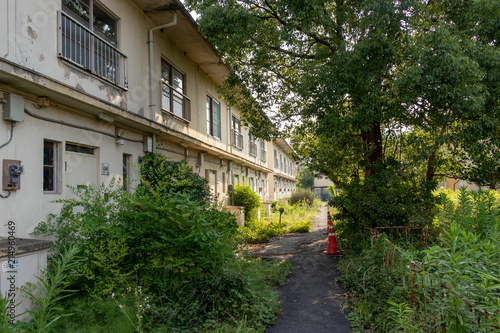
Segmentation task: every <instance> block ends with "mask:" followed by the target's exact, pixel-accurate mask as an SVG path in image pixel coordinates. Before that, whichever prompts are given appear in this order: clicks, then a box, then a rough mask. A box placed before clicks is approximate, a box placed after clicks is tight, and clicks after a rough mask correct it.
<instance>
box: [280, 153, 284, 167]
mask: <svg viewBox="0 0 500 333" xmlns="http://www.w3.org/2000/svg"><path fill="white" fill-rule="evenodd" d="M280 170H281V171H283V155H281V153H280Z"/></svg>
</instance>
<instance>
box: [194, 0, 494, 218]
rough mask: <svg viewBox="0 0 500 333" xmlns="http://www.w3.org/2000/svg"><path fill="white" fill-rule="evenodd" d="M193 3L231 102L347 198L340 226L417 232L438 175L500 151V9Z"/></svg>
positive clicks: (489, 2) (329, 1)
mask: <svg viewBox="0 0 500 333" xmlns="http://www.w3.org/2000/svg"><path fill="white" fill-rule="evenodd" d="M187 2H188V3H189V4H190V5H191V6H192V8H195V9H196V10H197V11H198V12H199V13H200V15H201V16H200V19H199V24H200V28H201V30H202V33H204V34H205V35H206V36H207V38H208V39H209V40H210V42H211V43H213V44H214V45H215V46H216V48H217V49H218V51H219V52H220V55H221V56H222V58H223V59H224V60H225V61H226V62H227V63H228V65H229V66H230V67H231V68H232V70H233V72H232V74H231V76H230V77H229V78H228V79H227V80H226V83H225V86H224V87H223V89H222V92H223V93H224V95H225V96H226V97H227V98H228V100H229V101H230V102H232V103H238V104H239V107H240V110H241V111H242V114H243V118H244V120H245V121H246V122H247V123H248V124H250V125H251V124H259V125H258V126H254V127H253V130H254V132H255V134H257V135H260V136H262V137H266V136H269V135H275V133H273V130H272V129H273V125H274V127H275V128H279V129H280V130H282V132H284V133H287V134H289V135H290V137H291V139H292V145H293V147H294V148H295V151H296V153H297V155H298V157H301V158H303V159H304V161H306V163H308V164H309V166H310V167H311V168H312V169H313V170H314V171H316V172H320V173H322V174H324V175H326V176H328V177H329V178H330V179H332V180H333V181H334V182H335V183H336V185H337V186H339V187H341V188H343V189H345V190H346V191H345V193H347V194H348V197H344V198H341V199H338V200H337V201H336V202H335V203H336V204H337V205H338V206H339V208H341V216H339V217H341V218H342V217H343V218H346V219H351V220H353V219H357V220H358V222H359V221H361V222H363V220H364V224H365V225H367V224H370V225H371V226H372V227H373V226H377V225H383V224H401V223H403V224H409V223H417V222H418V221H417V222H416V221H415V219H413V220H412V216H414V215H419V216H420V215H428V216H429V214H430V213H431V212H430V208H431V207H432V205H433V202H432V200H431V197H430V191H431V190H432V189H433V188H435V185H436V183H435V180H436V176H440V175H453V176H461V175H463V174H466V173H469V174H471V172H470V169H471V168H472V169H474V168H475V167H476V166H477V163H475V162H474V160H475V156H474V153H473V151H474V149H476V150H477V145H476V143H477V142H491V145H489V146H495V145H496V144H497V142H496V141H497V138H498V137H500V136H499V131H498V128H499V126H498V125H499V110H498V108H499V95H500V94H499V85H498V82H499V61H500V52H499V49H498V39H499V34H500V32H499V31H500V25H499V17H500V0H399V1H395V0H188V1H187ZM260 110H274V112H272V113H271V114H270V115H269V120H270V121H269V122H268V123H267V124H268V125H269V126H263V124H264V123H265V122H266V121H267V119H268V118H266V117H264V116H263V114H262V112H260ZM276 124H279V126H276ZM282 134H283V133H282ZM483 146H486V145H483ZM464 161H469V163H468V168H464V167H463V166H464V165H465V164H464V163H463V162H464ZM496 163H498V161H496ZM406 192H410V193H409V194H408V195H407V197H405V195H404V194H405V193H406ZM356 195H357V196H356ZM353 198H357V201H358V202H356V203H354V204H353V203H352V199H353ZM369 198H372V199H373V200H371V199H369ZM349 200H351V201H349ZM359 201H361V202H359ZM359 206H362V207H363V209H361V210H359V209H358V208H354V207H359ZM381 207H382V208H381ZM388 207H389V208H388ZM408 207H417V208H415V209H416V210H415V209H413V208H412V209H408ZM356 209H357V210H359V212H357V213H356V212H354V210H356ZM342 214H343V215H342ZM427 221H428V220H427Z"/></svg>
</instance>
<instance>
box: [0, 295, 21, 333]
mask: <svg viewBox="0 0 500 333" xmlns="http://www.w3.org/2000/svg"><path fill="white" fill-rule="evenodd" d="M10 302H11V299H9V298H8V297H7V294H6V295H5V296H4V297H0V333H10V332H19V330H18V328H19V323H14V319H15V318H16V317H18V316H20V315H21V314H18V315H14V314H12V312H10V311H9V310H10V309H11V307H10V306H9V305H10ZM16 306H17V304H16Z"/></svg>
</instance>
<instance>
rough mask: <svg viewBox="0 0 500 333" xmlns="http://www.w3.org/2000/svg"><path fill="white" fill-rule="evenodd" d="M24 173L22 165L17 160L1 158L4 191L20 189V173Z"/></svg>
mask: <svg viewBox="0 0 500 333" xmlns="http://www.w3.org/2000/svg"><path fill="white" fill-rule="evenodd" d="M23 173H24V166H22V165H21V161H19V160H3V168H2V186H3V187H2V188H3V190H4V191H7V190H11V191H15V190H20V189H21V174H23Z"/></svg>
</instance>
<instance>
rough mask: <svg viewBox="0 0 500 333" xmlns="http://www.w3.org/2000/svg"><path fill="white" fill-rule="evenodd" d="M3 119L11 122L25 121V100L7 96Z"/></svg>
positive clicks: (10, 95)
mask: <svg viewBox="0 0 500 333" xmlns="http://www.w3.org/2000/svg"><path fill="white" fill-rule="evenodd" d="M3 119H4V120H9V121H17V122H22V121H24V98H22V97H21V96H19V95H14V94H5V104H4V105H3Z"/></svg>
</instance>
